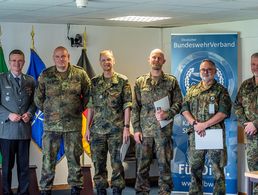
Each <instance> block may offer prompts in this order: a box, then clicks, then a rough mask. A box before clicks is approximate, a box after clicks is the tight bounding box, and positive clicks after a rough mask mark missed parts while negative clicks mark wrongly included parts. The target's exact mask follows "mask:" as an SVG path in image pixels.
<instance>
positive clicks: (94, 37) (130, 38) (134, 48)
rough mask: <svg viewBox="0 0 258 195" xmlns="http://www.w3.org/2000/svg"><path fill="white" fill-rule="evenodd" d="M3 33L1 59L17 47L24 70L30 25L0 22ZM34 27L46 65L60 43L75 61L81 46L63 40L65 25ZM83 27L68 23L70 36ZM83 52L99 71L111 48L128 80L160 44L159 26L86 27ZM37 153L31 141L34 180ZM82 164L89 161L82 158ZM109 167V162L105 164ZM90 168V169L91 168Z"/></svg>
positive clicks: (61, 178)
mask: <svg viewBox="0 0 258 195" xmlns="http://www.w3.org/2000/svg"><path fill="white" fill-rule="evenodd" d="M0 25H1V27H2V33H3V35H2V36H1V37H0V38H1V42H2V46H3V50H4V54H5V60H6V62H8V54H9V52H10V51H11V50H13V49H16V48H17V49H21V50H22V51H23V52H24V53H25V58H26V64H25V66H24V70H23V71H24V72H26V71H27V68H28V65H29V60H30V47H31V36H30V33H31V29H32V24H24V23H0ZM33 25H34V30H35V47H36V51H37V53H38V55H39V56H40V57H41V58H42V60H43V62H44V63H45V64H46V66H47V67H49V66H51V65H53V62H52V52H53V50H54V48H55V47H57V46H59V45H63V46H65V47H67V49H68V50H69V52H70V54H71V62H72V63H74V64H76V63H77V61H78V59H79V56H80V55H81V48H72V47H70V42H69V41H68V40H67V38H66V37H67V26H66V25H52V24H33ZM84 29H85V26H71V29H70V36H73V37H74V36H75V34H77V33H79V34H82V33H83V32H84ZM86 32H87V54H88V57H89V60H90V62H91V64H92V66H93V68H94V70H95V71H96V73H101V69H100V66H99V62H98V58H99V52H100V51H101V50H103V49H111V50H113V52H114V55H115V57H116V65H115V70H116V71H117V72H120V73H123V74H125V75H127V76H128V78H129V80H130V83H131V84H133V83H134V81H135V79H136V78H137V77H138V76H140V75H141V74H143V73H145V72H147V71H148V70H149V66H148V63H147V57H148V54H149V52H150V51H151V49H154V48H160V47H161V39H160V37H161V30H160V29H140V28H125V27H122V28H119V27H100V26H87V27H86ZM41 159H42V156H41V153H40V152H39V151H38V148H37V147H35V144H34V143H33V144H31V149H30V163H31V164H35V165H37V167H38V169H37V176H38V181H39V179H40V172H41ZM85 163H91V160H90V159H89V158H88V157H86V160H85ZM108 166H109V167H110V165H108ZM92 171H93V169H92ZM109 171H110V168H109ZM66 178H67V164H66V159H65V158H64V159H63V160H62V161H61V162H60V163H59V164H58V166H57V168H56V178H55V181H54V184H66V183H67V182H66ZM13 186H14V187H17V179H16V171H14V177H13Z"/></svg>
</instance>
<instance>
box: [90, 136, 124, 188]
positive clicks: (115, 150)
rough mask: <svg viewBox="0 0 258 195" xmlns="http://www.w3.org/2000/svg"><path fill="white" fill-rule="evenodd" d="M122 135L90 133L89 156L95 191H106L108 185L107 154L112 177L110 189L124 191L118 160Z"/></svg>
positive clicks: (120, 165)
mask: <svg viewBox="0 0 258 195" xmlns="http://www.w3.org/2000/svg"><path fill="white" fill-rule="evenodd" d="M121 145H122V133H121V132H118V133H109V134H97V133H91V144H90V146H91V154H92V161H93V164H94V168H95V175H94V177H93V180H94V183H95V186H96V188H97V189H106V188H108V187H109V185H108V181H107V179H108V175H107V154H108V152H109V154H110V160H111V167H112V176H111V187H112V188H114V187H115V188H118V189H121V190H122V189H124V188H125V181H124V168H123V166H122V162H121V160H120V148H121Z"/></svg>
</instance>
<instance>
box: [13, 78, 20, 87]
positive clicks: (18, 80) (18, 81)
mask: <svg viewBox="0 0 258 195" xmlns="http://www.w3.org/2000/svg"><path fill="white" fill-rule="evenodd" d="M14 79H15V81H16V82H17V84H18V86H19V87H20V78H19V77H15V78H14Z"/></svg>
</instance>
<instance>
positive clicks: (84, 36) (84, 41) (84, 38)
mask: <svg viewBox="0 0 258 195" xmlns="http://www.w3.org/2000/svg"><path fill="white" fill-rule="evenodd" d="M83 49H85V51H86V27H85V28H84V32H83ZM85 128H87V126H86V127H85ZM86 131H87V129H86ZM85 153H86V152H85V150H83V155H82V165H83V166H84V164H85V156H84V155H85Z"/></svg>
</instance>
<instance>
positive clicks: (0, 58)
mask: <svg viewBox="0 0 258 195" xmlns="http://www.w3.org/2000/svg"><path fill="white" fill-rule="evenodd" d="M2 72H8V68H7V66H6V63H5V60H4V52H3V48H2V46H1V45H0V73H2ZM0 164H2V155H1V154H0Z"/></svg>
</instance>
